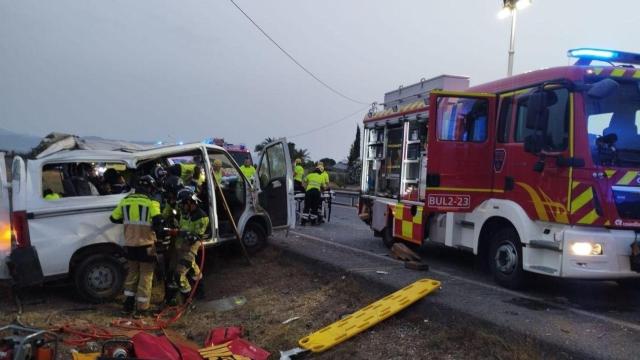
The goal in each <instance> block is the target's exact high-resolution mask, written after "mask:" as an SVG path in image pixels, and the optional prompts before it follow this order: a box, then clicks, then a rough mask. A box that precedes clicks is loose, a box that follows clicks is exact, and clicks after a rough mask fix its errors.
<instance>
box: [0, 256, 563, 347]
mask: <svg viewBox="0 0 640 360" xmlns="http://www.w3.org/2000/svg"><path fill="white" fill-rule="evenodd" d="M207 255H208V258H207V266H206V269H205V274H206V275H205V280H206V281H205V286H206V299H205V300H204V301H200V300H199V301H197V302H196V308H195V309H194V310H192V311H191V312H189V313H188V314H186V315H185V316H184V317H183V318H182V319H181V320H180V321H178V322H177V323H175V324H174V325H173V326H172V329H173V330H177V331H178V332H179V333H181V334H182V335H184V336H186V337H187V338H189V339H191V340H193V341H195V342H196V343H198V344H202V342H203V341H204V338H205V337H206V335H207V334H208V332H209V330H210V329H212V328H214V327H218V326H242V327H243V328H244V329H245V335H244V337H245V338H246V339H248V340H249V341H252V342H254V343H255V344H256V345H258V346H261V347H263V348H265V349H267V350H268V351H270V352H271V353H272V357H271V358H273V359H277V358H279V354H278V350H287V349H290V348H293V347H295V346H297V342H298V339H300V338H302V337H304V336H306V335H308V334H309V333H311V332H313V331H314V330H317V329H320V328H322V327H324V326H326V325H328V324H331V323H333V322H334V321H337V320H339V319H340V318H341V317H343V316H345V315H347V314H349V313H352V312H354V311H356V310H358V309H360V308H362V307H364V306H366V305H368V304H369V303H371V302H373V301H375V300H377V299H379V298H380V297H382V296H383V295H384V293H382V292H381V291H380V290H379V289H378V288H376V287H375V286H372V285H371V284H367V283H363V282H362V281H361V280H359V279H358V278H354V277H352V276H351V275H347V274H342V273H340V272H336V271H333V270H324V269H321V268H318V267H317V266H311V265H308V264H305V263H303V262H302V261H299V260H296V259H292V258H291V257H290V255H285V254H283V253H281V252H280V251H278V250H276V249H273V248H268V249H266V250H264V251H263V252H261V253H260V254H258V255H257V256H256V257H254V258H253V265H252V266H247V265H245V263H244V261H243V259H242V258H241V257H238V256H237V255H234V254H231V253H230V252H229V251H227V250H224V249H220V250H218V251H215V252H213V251H210V252H208V254H207ZM425 274H426V275H427V276H428V273H425ZM160 285H161V284H158V288H160V287H161V286H160ZM442 291H446V290H442ZM37 294H40V296H41V297H42V296H44V298H43V301H44V302H43V303H40V304H35V305H26V306H25V313H24V314H23V316H22V317H21V320H22V322H23V323H25V324H26V325H30V326H35V327H51V326H55V325H59V324H62V323H66V322H71V321H74V320H78V319H79V320H86V321H90V322H91V323H93V324H96V325H99V326H108V324H109V323H110V322H111V321H112V319H114V317H116V316H118V315H117V313H118V310H119V305H118V304H116V303H111V304H102V305H89V304H86V303H83V302H81V301H79V300H77V299H76V297H75V294H74V293H73V290H72V289H71V288H70V287H69V286H60V287H46V288H44V289H41V290H40V291H38V292H37ZM42 294H44V295H42ZM231 296H241V297H244V298H246V303H245V304H244V305H242V306H239V307H237V308H235V309H232V310H229V311H224V312H215V311H212V310H208V309H206V308H207V305H206V301H212V300H216V299H221V298H226V297H231ZM33 297H34V298H35V297H37V295H36V294H33ZM154 297H155V299H154V300H158V301H159V300H160V299H161V297H162V293H161V291H155V293H154ZM424 305H425V304H424V302H423V304H420V303H418V304H417V306H415V305H414V306H412V307H409V308H408V309H405V310H404V311H403V312H401V313H399V314H397V315H396V316H394V317H392V318H391V319H388V320H387V321H385V322H383V323H381V324H379V325H377V326H375V327H374V328H372V329H371V330H369V331H366V332H364V333H362V334H360V335H358V336H356V337H355V338H353V339H350V340H348V341H346V342H344V343H342V344H340V345H338V346H336V347H335V348H333V349H331V350H329V351H327V352H325V353H322V354H313V355H312V356H309V357H313V358H318V359H346V358H348V359H407V358H419V359H424V358H430V359H461V358H465V359H468V358H473V359H540V358H545V359H552V358H568V356H567V355H565V354H558V353H554V352H551V351H549V350H547V349H545V348H543V347H541V346H540V345H539V344H536V343H534V342H533V341H532V340H530V339H527V338H516V337H514V336H511V335H509V334H508V333H505V332H502V331H500V330H498V329H491V328H489V327H486V326H485V325H484V324H482V323H478V322H476V321H471V320H469V319H452V318H450V317H447V316H443V315H442V314H437V313H430V311H429V309H428V307H426V306H424ZM292 317H300V319H298V320H295V321H292V322H290V323H288V324H282V322H283V321H285V320H287V319H290V318H292ZM14 318H15V311H14V307H13V306H12V305H11V303H10V301H9V299H7V296H4V297H3V298H2V299H0V324H7V323H9V322H11V321H12V320H13V319H14ZM68 351H69V348H68V347H65V348H64V349H63V357H60V358H63V359H66V358H69V355H68V354H69V353H68ZM65 354H66V355H65Z"/></svg>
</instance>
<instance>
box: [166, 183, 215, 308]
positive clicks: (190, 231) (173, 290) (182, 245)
mask: <svg viewBox="0 0 640 360" xmlns="http://www.w3.org/2000/svg"><path fill="white" fill-rule="evenodd" d="M199 202H200V200H199V199H198V197H197V195H196V194H195V193H194V192H193V191H191V190H190V189H188V188H184V189H182V190H180V191H179V192H178V204H179V205H180V231H179V233H178V236H177V238H176V240H175V254H174V256H173V257H172V264H171V268H172V270H173V271H172V272H173V275H172V278H171V280H170V282H169V285H168V286H167V288H168V291H167V294H166V302H167V304H170V305H174V304H177V303H181V302H183V301H184V300H185V299H186V298H187V297H188V296H189V294H190V292H191V286H192V285H191V282H190V281H189V278H188V277H187V275H190V278H191V280H192V281H193V282H196V281H198V280H200V279H201V278H202V273H201V271H200V267H199V266H198V264H197V263H196V256H197V254H198V250H199V249H200V247H201V245H202V239H203V238H204V236H205V233H206V231H207V228H208V227H209V216H208V215H207V213H205V212H204V211H203V210H202V209H201V208H200V207H199V206H198V203H199ZM198 288H199V289H200V290H201V291H202V292H204V285H203V284H202V283H200V285H199V286H198ZM178 292H179V293H178Z"/></svg>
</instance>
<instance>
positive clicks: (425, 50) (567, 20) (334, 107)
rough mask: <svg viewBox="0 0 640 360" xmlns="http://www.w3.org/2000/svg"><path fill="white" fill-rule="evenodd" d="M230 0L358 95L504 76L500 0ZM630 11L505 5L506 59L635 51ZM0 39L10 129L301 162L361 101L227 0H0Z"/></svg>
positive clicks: (326, 147)
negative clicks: (259, 148)
mask: <svg viewBox="0 0 640 360" xmlns="http://www.w3.org/2000/svg"><path fill="white" fill-rule="evenodd" d="M236 2H237V4H238V5H239V6H241V7H242V8H243V9H244V10H245V11H246V12H247V13H248V14H249V15H251V16H252V17H253V18H254V20H255V21H256V22H257V23H258V24H260V25H261V26H262V27H263V29H264V30H265V31H266V32H267V33H269V35H271V36H272V37H273V38H274V39H275V40H276V41H277V42H279V43H280V45H281V46H282V47H283V48H285V49H286V50H287V51H288V52H289V53H290V54H292V55H293V56H294V57H295V58H296V59H297V60H298V61H299V62H300V63H302V64H303V65H304V66H305V67H307V68H308V69H309V70H310V71H312V72H313V73H315V74H316V75H317V76H318V77H319V78H320V79H322V80H323V81H325V82H326V83H328V84H329V85H331V86H332V87H334V88H336V89H338V90H339V91H341V92H342V93H344V94H346V95H347V96H349V97H351V98H354V99H357V100H358V101H361V102H365V103H370V102H373V101H378V102H381V101H382V98H383V95H384V93H385V92H388V91H391V90H393V89H395V88H397V87H398V86H399V85H409V84H411V83H414V82H417V81H419V80H420V78H431V77H434V76H438V75H440V74H445V73H446V74H453V75H466V76H469V77H470V78H471V84H472V85H475V84H480V83H483V82H486V81H489V80H494V79H498V78H501V77H504V76H505V74H506V70H507V69H506V68H507V50H508V45H509V31H510V20H509V19H504V20H498V19H497V16H496V15H497V13H498V11H499V10H500V8H501V7H502V1H498V0H458V1H424V0H422V1H417V0H415V1H403V0H398V1H380V0H366V1H365V0H352V1H344V0H342V1H338V0H326V1H317V0H316V1H310V0H296V1H293V0H289V1H284V0H270V1H264V0H263V1H258V0H237V1H236ZM638 14H640V2H638V1H635V0H627V1H607V2H602V1H586V0H555V1H554V0H533V4H532V6H531V7H529V8H527V9H524V10H523V11H522V12H520V13H519V14H518V24H517V34H516V54H515V66H514V73H522V72H525V71H530V70H535V69H539V68H543V67H551V66H557V65H567V64H569V59H568V58H567V57H566V51H567V50H568V49H570V48H573V47H581V46H593V47H602V48H610V49H619V50H626V51H631V52H640V46H639V45H638V42H637V35H638V30H637V28H638V24H639V23H640V21H639V20H640V15H638ZM0 51H1V53H2V55H1V56H0V128H4V129H7V130H11V131H16V132H20V133H26V134H32V135H38V136H43V135H45V134H47V133H49V132H51V131H62V132H69V133H74V134H79V135H97V136H103V137H108V138H118V139H127V140H146V141H157V140H164V141H178V140H182V141H201V140H202V139H204V138H206V137H224V138H225V139H226V140H227V141H229V142H232V143H244V144H246V145H249V146H253V145H255V144H256V143H258V142H260V141H261V140H262V139H264V138H265V137H280V136H287V137H289V140H290V141H293V142H295V143H296V144H297V146H299V147H302V148H307V149H308V150H309V151H310V153H311V156H312V158H313V159H314V160H317V159H319V158H321V157H332V158H335V159H336V160H340V159H343V158H345V157H346V156H347V154H348V150H349V146H350V144H351V142H352V141H353V139H354V135H355V130H356V124H358V123H360V122H361V121H362V118H363V116H364V114H365V112H366V110H365V109H364V108H365V105H362V104H357V103H354V102H351V101H348V100H345V99H343V98H341V97H339V96H337V95H336V94H334V93H332V92H330V91H329V90H327V89H326V88H325V87H323V86H322V85H320V84H319V83H318V82H316V81H315V80H313V79H312V78H311V77H310V76H309V75H307V74H306V73H304V72H303V71H302V70H301V69H300V68H298V67H297V66H296V65H295V64H294V63H292V61H291V60H290V59H288V58H287V57H286V56H285V55H284V54H282V53H281V52H280V51H279V50H278V49H277V48H276V47H275V46H274V45H273V44H272V43H270V42H269V41H268V40H267V39H266V38H265V37H264V36H263V35H262V34H261V33H260V32H259V31H258V30H257V29H256V28H255V27H253V25H252V24H251V23H250V22H249V21H248V20H247V19H246V18H245V17H244V16H243V15H242V14H241V13H240V12H239V11H238V10H237V9H236V8H235V7H234V6H233V4H232V3H231V2H230V1H228V0H209V1H158V0H156V1H151V0H136V1H130V0H127V1H125V0H109V1H107V0H56V1H32V0H19V1H10V0H3V1H0ZM358 110H360V111H358ZM354 113H355V115H353V116H352V117H350V118H348V119H346V120H344V121H341V122H338V123H337V124H335V125H333V126H329V127H326V128H324V129H321V130H319V131H315V132H311V133H309V134H305V135H302V136H293V137H292V135H296V134H300V133H305V132H308V131H310V130H313V129H315V128H318V127H321V126H323V125H325V124H327V123H331V122H335V121H336V120H338V119H341V118H343V117H345V116H346V115H348V114H354Z"/></svg>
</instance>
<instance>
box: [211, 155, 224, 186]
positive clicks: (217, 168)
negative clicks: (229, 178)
mask: <svg viewBox="0 0 640 360" xmlns="http://www.w3.org/2000/svg"><path fill="white" fill-rule="evenodd" d="M211 171H212V172H213V178H214V179H216V183H217V184H218V185H221V184H222V160H220V159H215V160H213V165H212V166H211Z"/></svg>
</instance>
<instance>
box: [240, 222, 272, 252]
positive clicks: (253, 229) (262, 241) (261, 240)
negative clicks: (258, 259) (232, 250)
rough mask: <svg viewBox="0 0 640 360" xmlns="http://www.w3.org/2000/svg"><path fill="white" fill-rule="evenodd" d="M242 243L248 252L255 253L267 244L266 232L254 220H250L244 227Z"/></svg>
mask: <svg viewBox="0 0 640 360" xmlns="http://www.w3.org/2000/svg"><path fill="white" fill-rule="evenodd" d="M242 243H243V244H244V247H245V249H247V252H248V253H249V254H255V253H257V252H258V251H260V250H262V249H263V248H264V247H265V246H266V244H267V232H266V231H265V230H264V229H263V228H262V226H260V225H259V224H257V223H255V222H250V223H248V224H247V225H246V226H245V227H244V232H243V233H242Z"/></svg>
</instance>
